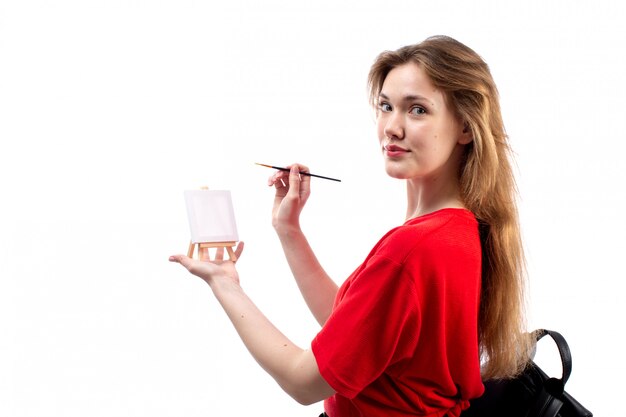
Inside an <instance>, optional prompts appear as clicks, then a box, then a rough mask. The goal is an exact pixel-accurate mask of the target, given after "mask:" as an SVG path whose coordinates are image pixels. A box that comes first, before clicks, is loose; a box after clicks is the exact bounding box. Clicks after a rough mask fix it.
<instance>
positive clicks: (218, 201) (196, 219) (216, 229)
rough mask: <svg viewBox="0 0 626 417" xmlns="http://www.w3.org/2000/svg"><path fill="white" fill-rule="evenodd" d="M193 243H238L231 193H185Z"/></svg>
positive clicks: (217, 191) (210, 191)
mask: <svg viewBox="0 0 626 417" xmlns="http://www.w3.org/2000/svg"><path fill="white" fill-rule="evenodd" d="M185 202H186V204H187V217H188V218H189V229H190V231H191V242H192V243H210V242H236V241H238V240H239V238H238V235H237V224H236V223H235V212H234V210H233V203H232V198H231V195H230V191H226V190H187V191H185Z"/></svg>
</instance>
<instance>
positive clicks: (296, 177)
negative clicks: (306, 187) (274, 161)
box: [287, 164, 301, 198]
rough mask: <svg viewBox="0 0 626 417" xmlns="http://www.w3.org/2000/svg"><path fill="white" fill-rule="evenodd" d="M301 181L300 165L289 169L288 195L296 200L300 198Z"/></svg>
mask: <svg viewBox="0 0 626 417" xmlns="http://www.w3.org/2000/svg"><path fill="white" fill-rule="evenodd" d="M300 181H301V180H300V170H299V168H298V164H294V165H291V166H290V167H289V191H287V195H290V196H292V197H296V198H297V197H299V196H300Z"/></svg>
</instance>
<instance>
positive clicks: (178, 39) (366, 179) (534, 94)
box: [0, 0, 626, 417]
mask: <svg viewBox="0 0 626 417" xmlns="http://www.w3.org/2000/svg"><path fill="white" fill-rule="evenodd" d="M591 3H592V2H581V1H553V2H540V1H525V2H518V1H516V2H504V1H495V0H494V1H471V2H451V1H437V2H434V1H430V2H426V1H402V2H400V1H384V2H365V1H358V2H357V1H354V2H339V1H315V2H304V1H302V2H297V1H291V2H288V1H284V2H280V1H275V0H273V1H259V2H255V1H251V0H250V1H228V2H227V1H222V2H203V1H190V0H176V1H174V0H171V1H169V0H157V1H154V0H150V1H148V0H132V1H122V0H117V1H116V0H106V1H105V0H101V1H95V0H93V1H78V0H76V1H70V0H61V1H54V2H53V1H43V0H42V1H25V0H19V1H18V0H14V1H7V0H1V1H0V141H1V142H0V143H1V145H0V186H1V187H0V192H1V196H2V197H1V199H2V203H1V204H0V415H1V416H7V417H22V416H29V417H30V416H33V417H43V416H63V417H70V416H91V417H96V416H155V417H161V416H163V417H164V416H182V415H184V416H187V417H192V416H208V415H210V416H241V415H258V416H268V417H269V416H273V415H276V416H317V414H318V413H319V412H320V411H321V404H317V405H314V406H311V407H302V406H300V405H298V404H297V403H295V402H294V401H292V400H291V399H290V398H289V397H288V396H287V395H286V394H284V393H283V392H282V391H281V390H280V388H279V387H278V386H277V385H276V384H275V383H274V382H273V380H272V379H271V378H270V377H269V376H267V375H266V374H265V373H264V372H263V371H262V370H261V369H260V367H258V366H257V365H256V363H255V362H254V361H253V359H251V357H250V356H249V354H248V353H247V352H246V351H245V348H244V347H243V345H242V344H241V342H240V340H239V339H238V338H237V336H236V334H235V332H234V331H233V330H232V328H231V326H230V323H229V322H228V320H227V319H226V316H225V315H224V313H223V312H222V311H221V310H220V308H219V306H218V305H217V303H216V301H215V300H214V299H213V298H212V295H211V294H210V290H209V288H208V286H207V285H206V284H205V283H203V282H202V281H201V280H199V279H197V278H195V277H192V276H190V275H188V274H187V273H186V272H185V271H184V270H183V269H182V268H181V267H179V266H178V265H174V264H170V263H168V262H167V258H168V256H169V255H170V254H173V253H182V252H185V251H186V249H187V244H188V239H189V230H188V225H187V219H186V212H185V205H184V199H183V190H185V189H195V188H198V187H200V186H203V185H208V186H209V187H210V188H212V189H230V190H231V191H232V193H233V201H234V204H235V212H236V215H237V221H238V228H239V235H240V237H241V239H242V240H244V241H245V242H246V250H245V252H244V254H243V257H242V258H241V262H240V263H239V270H240V275H241V278H242V281H243V286H244V288H245V289H246V291H247V292H248V293H249V295H250V296H251V297H252V299H253V300H255V302H256V303H257V304H258V305H259V306H260V308H261V309H262V310H263V311H264V312H265V313H266V314H267V316H268V317H269V318H270V319H271V320H272V321H273V322H274V323H275V324H276V325H277V326H278V327H279V328H280V329H281V330H282V331H283V332H284V333H285V334H287V335H288V336H289V337H290V338H291V339H292V340H293V341H294V342H296V343H298V344H299V345H300V346H302V347H307V346H308V344H309V342H310V340H311V339H312V337H313V336H314V335H315V333H316V332H317V326H316V324H315V322H314V321H313V319H312V318H311V317H310V316H309V314H308V311H307V310H306V307H305V306H304V302H303V301H302V300H301V299H300V296H299V294H298V292H297V289H296V287H295V285H294V283H293V282H292V280H291V277H290V275H289V272H288V269H287V268H286V265H285V262H284V259H283V257H282V254H281V251H280V249H279V246H278V242H277V239H276V237H275V236H274V234H273V230H272V229H271V225H270V209H271V202H272V190H271V189H269V188H267V187H266V185H265V184H266V182H265V181H266V178H267V177H268V176H269V175H270V174H271V173H272V171H271V170H269V169H267V168H262V167H258V166H255V165H254V162H262V163H269V164H276V165H279V164H289V163H290V162H294V161H300V162H303V163H306V164H308V165H309V166H310V167H311V169H312V171H313V172H317V173H319V174H322V175H328V176H333V177H338V178H341V179H342V180H343V182H342V183H334V182H330V181H324V180H315V179H314V180H313V195H312V197H311V199H310V201H309V204H308V206H307V208H306V209H305V212H304V214H303V216H304V217H303V227H304V229H305V231H306V232H307V233H308V237H309V239H310V242H311V244H312V245H313V247H314V248H315V249H316V251H317V253H318V256H319V257H320V258H321V261H322V263H323V264H324V265H325V266H326V268H327V270H328V272H329V273H330V274H331V275H332V276H333V277H334V278H335V279H336V280H337V281H338V282H341V281H342V280H343V279H344V278H345V277H346V276H347V275H348V274H349V273H350V272H351V271H352V269H353V268H355V267H356V266H357V265H358V264H359V263H360V262H361V260H362V259H363V258H364V256H365V255H366V254H367V252H368V251H369V249H370V248H371V246H372V245H373V244H374V243H375V242H376V240H377V239H378V238H379V237H380V236H381V235H382V234H383V233H384V232H386V231H387V230H388V229H389V228H391V227H393V226H395V225H397V224H399V223H402V221H403V215H404V209H405V206H404V204H405V203H404V188H403V184H402V183H399V182H395V181H393V180H390V179H388V178H387V177H386V175H385V173H384V171H383V169H382V163H381V158H380V156H379V150H378V146H377V142H376V136H375V131H374V123H373V117H372V113H371V111H370V109H369V108H368V105H367V97H366V89H365V82H366V76H367V72H368V69H369V66H370V64H371V63H372V61H373V60H374V58H375V56H376V55H377V54H378V53H379V52H381V51H382V50H385V49H395V48H397V47H400V46H403V45H405V44H408V43H414V42H418V41H421V40H423V39H424V38H426V37H427V36H430V35H433V34H448V35H451V36H453V37H455V38H457V39H459V40H461V41H462V42H464V43H466V44H467V45H469V46H471V47H472V48H474V49H475V50H476V51H477V52H478V53H479V54H481V55H482V56H483V57H484V58H485V60H486V61H487V62H488V63H489V65H490V66H491V68H492V72H493V75H494V78H495V79H496V82H497V84H498V86H499V89H500V93H501V96H502V106H503V113H504V118H505V123H506V126H507V131H508V133H509V135H510V138H511V142H512V145H513V147H514V149H515V151H516V157H517V167H518V183H519V189H520V196H521V197H520V212H521V222H522V228H523V233H524V239H525V246H526V250H527V256H528V269H529V275H530V281H531V283H530V302H529V328H536V327H547V328H552V329H556V330H559V331H561V332H562V333H563V334H564V335H565V337H566V338H567V340H568V341H569V342H570V345H571V349H572V354H573V359H574V370H573V374H572V377H571V379H570V382H569V383H568V385H567V389H568V391H569V392H570V393H572V394H573V395H574V396H575V397H577V398H578V399H579V400H580V401H581V402H582V403H583V404H584V405H586V406H587V407H588V408H590V409H591V410H592V411H594V413H595V414H596V415H597V416H604V415H607V416H608V415H617V414H618V412H617V411H616V406H615V405H616V404H619V403H620V401H619V399H620V397H619V396H620V394H621V392H622V382H623V381H622V379H623V378H620V376H623V375H624V374H625V373H626V365H625V362H624V361H623V360H622V359H621V358H622V355H623V349H622V348H621V347H620V345H621V346H623V345H624V342H625V339H624V325H623V320H624V317H625V308H624V302H623V301H622V298H623V297H622V294H623V291H622V288H623V286H622V285H621V281H623V280H624V278H626V273H625V272H624V266H623V265H624V250H625V249H626V245H625V244H624V234H625V233H626V225H625V221H624V216H623V214H622V208H623V206H624V203H625V197H626V196H625V193H624V185H623V183H624V179H625V178H626V176H625V175H624V173H623V162H622V161H623V153H624V150H625V147H624V145H623V142H624V140H625V139H626V137H625V134H624V130H625V125H624V123H625V116H624V112H625V111H626V99H625V96H626V89H625V87H624V78H623V74H624V73H626V62H625V53H624V51H625V49H624V48H625V47H624V45H625V41H626V35H625V33H624V31H623V30H620V29H619V28H618V26H619V25H621V24H622V23H623V20H624V17H625V15H624V7H623V6H619V4H620V2H617V1H606V2H593V3H594V4H595V5H593V6H592V5H590V4H591ZM545 346H546V348H545V350H546V351H547V352H548V354H547V355H546V356H547V357H548V359H546V362H544V363H546V365H545V366H546V367H547V368H550V367H551V365H554V363H553V362H556V361H555V360H554V359H555V358H554V356H555V355H556V352H554V351H552V350H551V349H552V347H551V346H550V345H548V344H545ZM554 372H558V368H555V371H554Z"/></svg>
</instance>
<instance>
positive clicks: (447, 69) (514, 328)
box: [368, 36, 532, 379]
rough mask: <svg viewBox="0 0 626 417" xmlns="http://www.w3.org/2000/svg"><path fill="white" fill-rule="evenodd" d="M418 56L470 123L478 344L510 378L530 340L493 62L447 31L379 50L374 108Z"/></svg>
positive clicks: (467, 189) (494, 374)
mask: <svg viewBox="0 0 626 417" xmlns="http://www.w3.org/2000/svg"><path fill="white" fill-rule="evenodd" d="M409 62H413V63H416V64H418V65H419V66H420V67H421V68H422V69H423V70H424V71H425V72H426V74H427V75H428V76H429V78H430V80H431V82H432V83H433V85H434V86H435V87H436V88H438V89H439V90H440V91H442V92H443V93H444V94H445V96H446V99H447V102H448V105H450V106H451V107H452V109H454V111H456V113H457V115H458V117H459V118H460V120H462V121H463V122H464V123H465V125H466V127H467V128H468V129H470V131H471V133H472V135H473V136H472V137H473V141H472V142H471V143H470V144H469V145H466V147H465V154H464V159H463V162H462V165H461V172H460V173H459V181H460V186H461V197H462V199H463V202H464V204H465V205H466V206H467V208H468V209H469V210H471V211H472V212H473V213H474V215H475V216H476V218H477V220H478V222H479V225H480V237H481V244H482V256H483V260H482V265H483V267H482V287H481V301H480V314H479V323H478V324H479V326H478V328H479V335H478V337H479V343H480V352H481V359H482V362H483V368H482V374H483V378H485V379H490V378H507V377H512V376H514V375H516V374H518V373H519V372H520V371H521V370H523V369H524V367H525V366H526V365H527V363H528V359H529V356H530V351H531V347H532V339H531V337H530V336H529V334H528V333H526V329H525V326H526V323H525V318H524V316H525V314H524V306H525V298H524V290H525V267H524V266H525V262H524V253H523V248H522V242H521V235H520V228H519V221H518V213H517V204H516V194H517V189H516V184H515V178H514V175H513V170H512V167H511V155H510V153H511V151H510V147H509V144H508V140H507V139H508V138H507V135H506V132H505V130H504V123H503V121H502V115H501V112H500V103H499V97H498V90H497V88H496V85H495V83H494V81H493V78H492V76H491V73H490V71H489V67H488V66H487V64H486V63H485V62H484V61H483V60H482V58H481V57H480V56H479V55H478V54H477V53H476V52H474V51H473V50H472V49H470V48H468V47H467V46H465V45H463V44H462V43H460V42H458V41H456V40H454V39H452V38H450V37H447V36H435V37H431V38H428V39H426V40H425V41H423V42H421V43H419V44H416V45H409V46H405V47H403V48H400V49H398V50H396V51H386V52H383V53H381V54H380V55H379V56H378V58H377V59H376V61H375V62H374V64H373V65H372V68H371V70H370V73H369V77H368V87H369V95H370V101H371V104H372V105H374V106H375V107H376V105H377V100H378V96H379V94H380V91H381V89H382V86H383V82H384V81H385V78H386V76H387V74H388V73H389V72H390V71H391V70H392V69H393V68H395V67H397V66H400V65H403V64H406V63H409Z"/></svg>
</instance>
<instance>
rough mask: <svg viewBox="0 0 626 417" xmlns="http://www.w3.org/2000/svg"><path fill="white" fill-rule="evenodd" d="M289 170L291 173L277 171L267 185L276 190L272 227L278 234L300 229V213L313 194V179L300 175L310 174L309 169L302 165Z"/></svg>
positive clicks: (291, 167)
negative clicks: (302, 173)
mask: <svg viewBox="0 0 626 417" xmlns="http://www.w3.org/2000/svg"><path fill="white" fill-rule="evenodd" d="M288 168H289V169H290V171H289V172H285V171H276V173H275V174H274V175H272V176H271V177H270V178H269V179H268V181H267V185H269V186H274V188H275V189H276V195H275V197H274V207H273V209H272V226H274V229H275V230H276V231H277V232H278V233H281V232H287V231H290V230H294V229H295V230H297V229H299V228H300V213H301V212H302V209H303V208H304V205H305V204H306V201H307V200H308V198H309V195H310V194H311V187H310V185H311V177H309V176H308V175H300V172H309V168H308V167H306V166H304V165H300V164H293V165H289V166H288Z"/></svg>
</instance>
